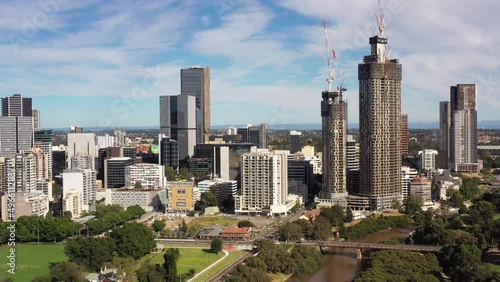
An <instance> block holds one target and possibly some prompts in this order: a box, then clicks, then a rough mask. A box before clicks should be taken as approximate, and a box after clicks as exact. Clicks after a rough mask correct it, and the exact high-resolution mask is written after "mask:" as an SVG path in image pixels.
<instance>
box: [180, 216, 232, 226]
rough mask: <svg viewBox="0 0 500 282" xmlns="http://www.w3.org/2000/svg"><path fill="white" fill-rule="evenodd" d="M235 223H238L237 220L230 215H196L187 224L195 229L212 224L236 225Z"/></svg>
mask: <svg viewBox="0 0 500 282" xmlns="http://www.w3.org/2000/svg"><path fill="white" fill-rule="evenodd" d="M236 223H238V220H237V219H235V218H230V217H223V216H217V217H215V216H214V217H197V218H195V219H193V220H192V221H191V222H190V223H188V226H190V227H191V226H192V227H195V228H197V229H202V228H203V227H208V226H214V225H219V226H232V225H236Z"/></svg>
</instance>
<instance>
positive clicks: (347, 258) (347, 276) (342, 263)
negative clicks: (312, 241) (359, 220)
mask: <svg viewBox="0 0 500 282" xmlns="http://www.w3.org/2000/svg"><path fill="white" fill-rule="evenodd" d="M413 230H415V227H405V228H392V229H388V230H383V231H379V232H376V233H373V234H370V235H368V236H365V237H363V238H360V239H356V240H353V241H355V242H363V243H379V242H381V241H387V240H390V239H392V238H394V237H398V238H401V237H406V236H408V235H409V234H410V233H411V232H412V231H413ZM329 251H330V253H329V254H327V255H325V258H324V261H323V265H322V266H321V267H320V269H318V271H317V272H316V273H314V274H313V275H308V276H300V277H297V276H294V277H291V278H290V279H288V280H287V282H303V281H314V282H328V281H339V282H344V281H352V280H354V279H356V277H358V276H359V274H360V273H361V271H362V270H363V269H364V268H365V264H366V259H361V260H358V259H357V250H355V249H341V248H330V249H329Z"/></svg>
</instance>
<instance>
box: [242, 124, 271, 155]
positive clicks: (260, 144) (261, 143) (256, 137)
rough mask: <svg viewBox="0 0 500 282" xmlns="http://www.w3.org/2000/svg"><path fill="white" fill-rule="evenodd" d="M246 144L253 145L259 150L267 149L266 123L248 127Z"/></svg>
mask: <svg viewBox="0 0 500 282" xmlns="http://www.w3.org/2000/svg"><path fill="white" fill-rule="evenodd" d="M246 142H247V143H251V144H254V145H255V146H257V148H259V149H267V123H261V124H260V125H249V126H248V127H247V141H246Z"/></svg>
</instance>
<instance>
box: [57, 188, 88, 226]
mask: <svg viewBox="0 0 500 282" xmlns="http://www.w3.org/2000/svg"><path fill="white" fill-rule="evenodd" d="M62 208H63V211H69V212H71V218H73V219H75V218H79V217H80V214H81V213H82V211H83V201H82V195H81V193H80V192H79V191H78V190H77V189H71V190H69V191H68V193H66V195H65V196H64V197H63V200H62Z"/></svg>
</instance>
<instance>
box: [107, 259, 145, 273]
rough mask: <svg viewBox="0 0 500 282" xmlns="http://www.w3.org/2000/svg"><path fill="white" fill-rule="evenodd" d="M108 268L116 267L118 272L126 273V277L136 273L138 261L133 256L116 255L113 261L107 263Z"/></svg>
mask: <svg viewBox="0 0 500 282" xmlns="http://www.w3.org/2000/svg"><path fill="white" fill-rule="evenodd" d="M105 265H106V266H107V268H114V269H116V271H117V273H125V277H132V276H134V275H135V269H136V265H137V262H136V261H135V260H134V259H133V258H130V257H129V258H121V257H114V258H113V261H111V262H108V263H105Z"/></svg>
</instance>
